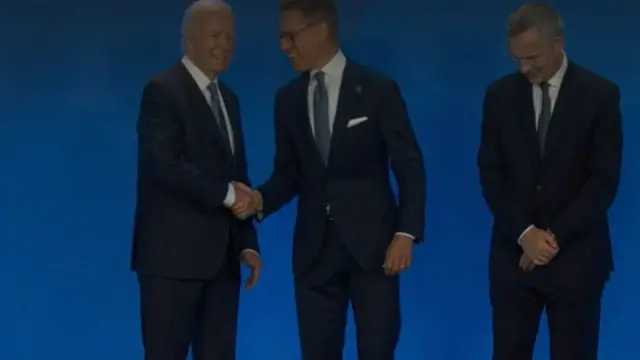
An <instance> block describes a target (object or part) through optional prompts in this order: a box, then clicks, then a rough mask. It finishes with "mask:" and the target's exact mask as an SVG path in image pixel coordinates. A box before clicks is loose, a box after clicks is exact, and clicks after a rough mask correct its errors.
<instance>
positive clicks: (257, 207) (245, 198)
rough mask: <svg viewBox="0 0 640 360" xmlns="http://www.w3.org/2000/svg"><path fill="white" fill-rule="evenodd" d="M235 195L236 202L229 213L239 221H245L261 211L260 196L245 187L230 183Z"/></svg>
mask: <svg viewBox="0 0 640 360" xmlns="http://www.w3.org/2000/svg"><path fill="white" fill-rule="evenodd" d="M231 184H232V186H233V189H234V190H235V193H236V200H235V202H234V203H233V205H232V206H231V211H233V214H234V215H235V216H236V217H237V218H238V219H240V220H245V219H247V218H249V217H251V216H253V215H255V214H256V213H260V212H261V211H262V195H260V193H259V192H258V191H256V190H253V189H251V188H250V187H248V186H247V185H245V184H243V183H241V182H237V181H234V182H232V183H231Z"/></svg>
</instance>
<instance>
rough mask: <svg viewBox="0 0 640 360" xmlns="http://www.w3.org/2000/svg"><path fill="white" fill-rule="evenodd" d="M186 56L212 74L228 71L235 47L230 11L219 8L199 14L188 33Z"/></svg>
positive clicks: (205, 71)
mask: <svg viewBox="0 0 640 360" xmlns="http://www.w3.org/2000/svg"><path fill="white" fill-rule="evenodd" d="M185 45H186V51H187V56H189V59H191V61H193V63H194V64H195V65H196V66H197V67H198V68H199V69H200V70H202V72H204V73H205V74H207V75H208V76H210V77H212V78H213V77H215V76H216V75H217V74H220V73H221V72H223V71H225V70H226V69H227V68H228V67H229V64H230V63H231V59H232V57H233V52H234V50H235V29H234V23H233V16H232V14H231V12H229V11H224V10H219V11H210V12H203V13H201V14H198V15H197V16H196V17H195V18H194V20H193V24H192V26H191V27H190V30H189V32H188V34H185Z"/></svg>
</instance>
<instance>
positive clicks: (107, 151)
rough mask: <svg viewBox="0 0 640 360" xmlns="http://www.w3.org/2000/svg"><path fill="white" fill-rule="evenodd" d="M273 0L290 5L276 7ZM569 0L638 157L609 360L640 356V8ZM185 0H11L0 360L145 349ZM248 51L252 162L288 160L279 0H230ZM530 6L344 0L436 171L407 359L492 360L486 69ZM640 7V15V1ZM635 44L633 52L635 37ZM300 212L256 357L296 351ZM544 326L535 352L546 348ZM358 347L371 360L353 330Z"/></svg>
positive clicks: (4, 97) (350, 30)
mask: <svg viewBox="0 0 640 360" xmlns="http://www.w3.org/2000/svg"><path fill="white" fill-rule="evenodd" d="M272 3H274V4H272ZM578 3H579V2H574V1H570V0H565V1H556V2H555V4H556V6H557V7H558V9H559V10H560V11H561V12H562V13H563V15H564V17H565V21H566V25H567V28H568V35H567V52H568V54H569V56H570V57H571V58H573V59H574V60H576V61H577V62H579V63H581V64H583V65H585V66H587V67H590V68H592V69H594V70H596V71H598V72H599V73H601V74H603V75H605V76H607V77H609V78H611V79H612V80H614V81H616V82H617V83H618V84H619V85H620V87H621V89H622V95H623V97H622V102H623V104H622V107H623V113H624V115H625V120H624V134H625V140H626V141H625V149H624V150H625V156H624V168H623V176H622V184H621V187H620V194H619V196H618V199H617V201H616V203H615V205H614V207H613V209H612V210H611V222H612V231H613V237H614V251H615V260H616V266H617V272H616V273H615V274H614V277H613V280H612V281H611V282H610V284H609V286H608V288H607V290H606V294H605V298H604V304H605V305H604V309H603V315H602V317H603V321H602V328H603V331H602V339H601V344H602V345H601V354H602V359H604V360H618V359H620V360H630V359H634V358H636V357H637V356H638V354H640V350H639V349H638V339H639V337H638V328H637V326H636V324H638V323H640V310H638V306H637V304H638V302H639V301H640V289H639V288H640V286H639V285H638V284H639V283H638V280H637V279H638V277H639V276H640V269H639V266H638V263H637V259H638V256H637V254H638V252H640V245H639V243H638V241H637V234H638V227H637V226H635V225H634V220H635V219H637V217H638V213H639V211H640V198H639V196H638V193H637V192H636V191H634V185H637V184H638V183H639V182H640V163H639V162H638V155H637V154H638V152H639V150H640V148H639V145H637V144H636V143H634V140H635V139H637V138H638V135H640V122H637V117H638V115H640V102H639V100H638V99H640V72H638V71H637V69H638V63H640V47H638V45H637V41H634V40H633V39H634V38H636V39H637V35H636V34H638V33H640V22H638V21H635V20H634V13H635V14H637V11H633V9H634V8H636V7H635V2H633V1H623V0H607V1H605V0H595V1H594V2H592V3H591V4H588V3H584V4H581V5H572V4H578ZM187 5H188V1H186V0H182V1H169V0H164V1H158V0H153V1H152V0H136V1H129V0H113V1H80V0H59V1H56V2H47V1H37V0H22V1H18V0H4V1H3V2H2V4H0V30H1V31H0V34H2V35H1V37H0V39H2V45H3V46H2V50H1V51H0V69H1V70H0V84H1V86H0V119H1V120H0V121H1V125H2V127H1V129H0V199H1V201H2V206H1V207H0V242H1V243H0V245H1V246H0V319H1V320H0V359H2V360H36V359H48V360H112V359H121V360H134V359H141V355H142V347H141V342H140V335H139V332H140V328H139V316H138V297H137V284H136V282H135V278H134V276H133V275H132V274H131V273H130V272H129V270H128V266H129V250H130V247H131V245H130V235H131V223H132V213H133V206H134V202H133V200H134V181H135V178H134V176H135V174H134V167H135V161H136V153H135V144H136V134H135V121H136V117H137V111H138V104H139V99H140V94H141V89H142V87H143V85H144V84H145V82H146V80H147V79H148V78H149V77H150V76H151V75H153V74H154V73H156V72H158V71H160V70H164V69H166V68H167V67H169V66H171V65H172V64H173V63H174V62H175V61H177V60H178V59H179V58H180V46H179V45H180V43H179V26H180V21H181V17H182V13H183V11H184V9H185V7H186V6H187ZM232 5H233V6H234V7H235V11H236V14H237V40H238V51H237V55H236V59H235V61H234V63H233V65H232V67H231V69H230V70H229V72H228V73H227V74H225V76H224V78H225V79H226V80H227V81H228V83H230V84H231V85H232V86H233V87H234V89H235V90H236V92H237V93H238V94H239V96H240V100H241V103H242V106H243V109H242V110H243V114H244V125H245V129H244V130H245V135H246V137H247V143H248V144H249V146H248V156H249V165H250V173H251V175H252V179H253V180H254V182H262V181H264V180H265V179H266V178H267V176H268V175H269V173H270V171H271V163H272V157H273V151H274V146H273V130H272V118H271V114H272V106H273V104H272V99H273V95H274V92H275V90H276V89H277V88H278V87H279V86H280V85H282V84H283V83H284V82H286V81H287V80H288V79H290V78H291V77H292V76H294V74H293V73H292V71H291V70H290V69H289V65H288V63H287V59H286V58H285V57H284V56H283V55H282V54H280V52H279V50H278V31H277V24H278V14H277V11H276V8H275V2H264V1H255V0H236V1H232ZM518 5H519V2H518V1H513V0H492V1H489V2H487V1H482V2H477V1H470V0H458V1H455V2H449V1H447V0H432V1H424V0H413V1H411V0H397V1H395V2H394V3H392V2H389V1H382V0H377V1H373V0H371V1H365V0H344V1H340V8H341V17H342V21H341V24H342V26H341V33H342V39H343V49H344V51H345V53H346V54H347V55H349V56H351V57H352V58H354V59H356V60H359V61H360V62H363V63H366V64H368V65H370V66H372V67H375V68H377V69H378V70H380V71H382V72H384V73H387V74H388V75H390V76H392V77H393V78H395V79H396V80H397V81H398V82H399V83H400V85H401V87H402V90H403V93H404V96H405V97H406V101H407V102H408V105H409V108H410V113H411V116H412V119H413V125H414V127H415V131H416V133H417V135H418V138H419V140H420V144H421V145H422V148H423V150H424V153H425V161H426V165H427V172H428V180H429V181H428V190H429V195H428V216H427V217H428V219H427V224H428V225H427V242H426V243H425V244H424V245H421V246H420V247H418V248H416V251H415V265H414V267H413V268H412V269H411V270H410V271H409V272H408V273H407V274H405V275H403V278H402V305H403V314H404V327H403V332H402V337H401V341H400V345H399V349H398V359H402V360H404V359H407V360H413V359H416V360H421V359H436V360H439V359H443V360H444V359H446V360H467V359H468V360H478V359H489V358H490V353H491V331H490V330H491V325H490V307H489V301H488V291H487V287H488V286H487V282H488V280H487V277H488V275H487V258H488V245H489V230H490V224H491V217H490V214H489V213H488V211H487V209H486V206H485V204H484V201H483V200H482V198H481V196H480V188H479V185H478V174H477V169H476V165H475V155H476V150H477V147H478V140H479V124H480V108H481V100H482V96H483V91H484V88H485V86H486V85H487V84H488V82H489V81H490V80H492V79H494V78H495V77H497V76H499V75H500V74H502V73H504V72H506V71H511V70H513V69H515V64H514V63H512V62H511V61H510V59H509V57H508V53H507V49H506V39H505V33H504V29H505V25H504V24H505V21H506V18H507V15H508V13H509V12H511V11H512V10H514V8H516V7H517V6H518ZM636 9H637V8H636ZM634 43H635V45H634ZM294 216H295V214H294V207H293V206H288V207H287V208H286V209H284V210H282V211H281V212H280V213H278V214H277V215H275V216H274V217H273V218H271V219H270V220H269V221H267V222H266V223H265V224H263V225H260V227H259V234H260V240H261V242H262V247H263V249H264V254H263V257H264V262H265V270H264V275H263V278H262V282H261V284H260V286H258V287H257V288H256V289H255V290H254V291H252V292H249V293H245V294H244V295H243V297H242V306H241V315H240V329H239V334H238V336H239V351H238V353H239V359H240V360H247V359H269V358H270V357H272V356H273V357H274V358H275V357H276V356H277V358H278V359H281V360H295V359H299V350H298V340H297V332H296V320H295V312H294V302H293V292H292V276H291V266H290V256H291V241H292V240H291V239H292V227H293V220H294ZM545 327H546V326H543V330H542V332H541V335H540V341H539V343H538V346H537V350H536V351H537V357H536V358H537V359H545V358H547V350H546V349H547V346H548V336H547V332H546V329H545ZM348 332H349V336H348V340H349V345H348V346H347V347H348V349H347V354H348V356H347V357H346V358H347V359H355V346H354V345H355V344H354V343H355V338H354V331H353V327H350V328H349V330H348Z"/></svg>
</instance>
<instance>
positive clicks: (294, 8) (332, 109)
mask: <svg viewBox="0 0 640 360" xmlns="http://www.w3.org/2000/svg"><path fill="white" fill-rule="evenodd" d="M280 10H281V47H282V50H283V51H284V53H285V54H286V55H287V56H288V57H289V59H290V61H291V64H292V65H293V67H294V68H295V69H296V70H298V71H301V72H302V74H301V75H300V76H299V77H297V78H296V79H294V80H293V81H291V82H290V83H288V84H286V85H285V86H283V87H282V88H281V89H280V90H279V91H278V93H277V96H276V99H275V133H276V155H275V161H274V171H273V173H272V175H271V177H270V178H269V180H268V181H267V182H266V183H265V184H263V185H262V186H260V187H258V188H257V189H256V190H257V191H256V192H255V193H254V196H255V197H256V198H258V201H255V202H256V203H257V204H260V203H261V206H259V208H258V209H255V211H257V212H258V218H264V217H267V216H269V215H271V214H272V213H274V212H275V211H277V210H278V209H279V208H281V207H282V206H283V205H285V204H286V203H288V202H289V201H291V200H292V199H293V197H294V196H298V215H297V219H296V225H295V235H294V237H295V238H294V245H293V270H294V277H295V282H294V283H295V295H296V307H297V313H298V324H299V331H300V341H301V347H302V359H304V360H340V359H342V351H343V347H344V336H345V334H344V333H345V323H346V318H347V308H348V304H349V302H351V305H352V308H353V313H354V317H355V323H356V332H357V339H358V358H359V359H360V360H392V359H393V358H394V351H395V348H396V344H397V342H398V336H399V333H400V301H399V289H398V282H399V278H398V274H400V273H401V272H402V271H404V270H406V269H407V268H408V267H409V266H410V265H411V256H412V247H413V244H414V243H416V242H419V241H421V240H422V237H423V231H424V218H425V191H426V190H425V188H426V183H425V182H426V180H425V169H424V165H423V160H422V153H421V150H420V148H419V146H418V143H417V141H416V138H415V136H414V133H413V129H412V127H411V124H410V121H409V118H408V115H407V109H406V106H405V103H404V100H403V98H402V95H401V94H400V89H399V88H398V85H397V84H396V83H395V82H394V81H393V80H391V79H389V78H388V77H386V76H384V75H381V74H379V73H377V72H375V71H373V70H370V69H368V68H365V67H363V66H361V65H359V64H358V63H356V62H354V61H352V60H350V59H348V58H346V57H345V55H344V54H343V53H342V52H341V51H340V49H339V45H338V40H337V38H336V36H337V23H338V20H337V17H338V15H337V10H336V8H335V6H334V4H333V2H332V1H329V0H299V1H283V2H281V3H280ZM389 160H391V169H392V171H393V173H394V175H395V177H396V179H397V181H398V185H399V203H398V204H396V201H395V198H394V193H393V191H392V188H391V184H390V180H389V165H388V163H389ZM260 198H261V199H260ZM259 200H262V201H259ZM234 210H235V211H236V212H237V213H238V215H239V216H246V212H249V213H251V212H252V211H254V209H249V208H247V207H241V206H239V207H235V209H234Z"/></svg>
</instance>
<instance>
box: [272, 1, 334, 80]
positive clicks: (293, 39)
mask: <svg viewBox="0 0 640 360" xmlns="http://www.w3.org/2000/svg"><path fill="white" fill-rule="evenodd" d="M327 30H328V27H327V24H325V23H323V22H319V21H308V20H307V19H305V17H304V15H303V14H302V12H301V11H299V10H287V11H284V12H282V14H281V17H280V49H281V50H282V52H284V53H285V55H287V56H288V57H289V60H290V61H291V65H292V66H293V68H294V69H295V70H297V71H306V70H310V69H312V68H313V67H314V66H315V65H316V64H317V63H318V61H319V59H320V57H321V54H322V49H323V45H324V42H326V41H327V38H328V34H327Z"/></svg>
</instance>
